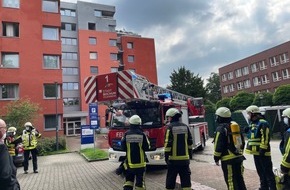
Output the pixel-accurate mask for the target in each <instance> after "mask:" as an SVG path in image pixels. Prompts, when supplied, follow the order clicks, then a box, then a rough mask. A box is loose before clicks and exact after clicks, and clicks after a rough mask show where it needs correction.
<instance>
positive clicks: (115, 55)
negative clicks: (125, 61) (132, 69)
mask: <svg viewBox="0 0 290 190" xmlns="http://www.w3.org/2000/svg"><path fill="white" fill-rule="evenodd" d="M110 58H111V60H112V61H117V59H118V54H116V53H110Z"/></svg>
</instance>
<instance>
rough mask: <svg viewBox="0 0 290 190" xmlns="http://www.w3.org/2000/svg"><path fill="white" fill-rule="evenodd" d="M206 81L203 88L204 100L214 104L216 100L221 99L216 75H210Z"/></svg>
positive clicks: (218, 80)
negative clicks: (204, 92)
mask: <svg viewBox="0 0 290 190" xmlns="http://www.w3.org/2000/svg"><path fill="white" fill-rule="evenodd" d="M207 81H208V83H207V84H206V86H205V90H206V98H207V99H209V100H210V101H211V102H213V103H216V102H217V101H218V100H221V99H222V95H221V87H220V78H219V75H218V73H211V74H210V77H209V78H208V79H207Z"/></svg>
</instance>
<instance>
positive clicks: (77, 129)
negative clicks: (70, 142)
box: [66, 121, 81, 136]
mask: <svg viewBox="0 0 290 190" xmlns="http://www.w3.org/2000/svg"><path fill="white" fill-rule="evenodd" d="M80 134H81V122H79V121H69V122H67V123H66V135H67V136H76V135H80Z"/></svg>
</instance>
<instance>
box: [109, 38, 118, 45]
mask: <svg viewBox="0 0 290 190" xmlns="http://www.w3.org/2000/svg"><path fill="white" fill-rule="evenodd" d="M109 45H110V46H117V40H116V39H110V40H109Z"/></svg>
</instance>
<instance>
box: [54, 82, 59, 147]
mask: <svg viewBox="0 0 290 190" xmlns="http://www.w3.org/2000/svg"><path fill="white" fill-rule="evenodd" d="M54 84H55V143H56V151H58V117H57V115H58V114H57V97H58V89H57V82H55V83H54Z"/></svg>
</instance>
